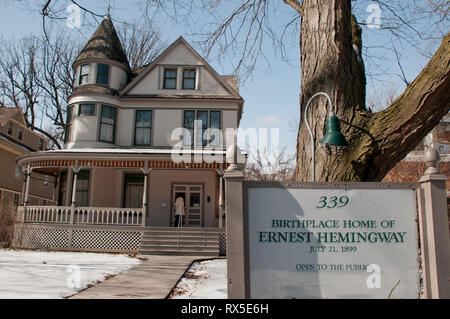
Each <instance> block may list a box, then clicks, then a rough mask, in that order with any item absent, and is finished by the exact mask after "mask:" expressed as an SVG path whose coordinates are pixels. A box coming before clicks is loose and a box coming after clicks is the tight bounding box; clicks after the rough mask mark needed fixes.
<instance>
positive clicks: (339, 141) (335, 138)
mask: <svg viewBox="0 0 450 319" xmlns="http://www.w3.org/2000/svg"><path fill="white" fill-rule="evenodd" d="M325 130H326V134H325V136H324V137H323V138H322V139H321V140H320V143H321V144H325V145H329V146H336V147H345V146H347V145H348V143H347V140H346V139H345V137H344V134H342V132H341V125H340V123H339V118H338V117H337V116H336V115H335V114H330V115H329V116H328V117H327V120H326V123H325Z"/></svg>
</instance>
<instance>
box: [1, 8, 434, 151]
mask: <svg viewBox="0 0 450 319" xmlns="http://www.w3.org/2000/svg"><path fill="white" fill-rule="evenodd" d="M58 1H59V3H67V5H68V4H69V3H70V2H69V1H66V0H58ZM92 2H93V1H81V0H80V1H79V3H80V4H81V3H82V4H85V5H86V6H89V8H92V10H93V11H95V12H99V13H102V12H106V6H107V0H103V1H96V2H95V3H96V5H95V7H91V6H92ZM280 2H281V1H280ZM28 3H34V5H33V6H31V7H29V6H28ZM40 3H43V1H37V0H35V1H28V2H25V1H7V0H0V30H1V31H0V33H1V34H2V36H3V38H4V39H19V38H21V37H24V36H28V35H30V34H34V35H38V34H41V32H42V19H41V16H40V15H39V13H38V11H37V10H36V9H38V8H39V4H40ZM129 3H131V1H120V0H112V1H111V4H112V11H111V14H112V17H113V19H114V18H117V19H120V20H123V21H129V20H131V19H135V18H136V17H138V16H139V12H137V10H136V8H135V7H133V6H129ZM360 3H361V5H362V11H361V10H360V15H359V17H358V18H359V20H360V21H361V20H363V21H364V20H365V19H366V18H367V17H368V16H369V14H370V13H369V12H368V13H365V12H364V9H365V7H366V6H368V5H370V4H371V3H373V1H364V0H361V2H360ZM36 4H37V5H36ZM279 7H280V9H279V10H278V11H277V12H276V14H277V18H278V20H276V21H286V20H287V19H289V18H291V17H292V15H293V10H291V9H290V8H289V7H287V6H286V5H284V4H280V5H279ZM33 10H34V11H33ZM361 12H362V13H361ZM68 14H69V13H67V15H68ZM381 14H383V11H381ZM366 16H367V17H366ZM82 22H83V21H82ZM157 22H158V21H157ZM158 27H159V29H160V31H161V33H162V36H163V38H164V39H165V40H167V42H168V43H169V44H170V43H171V42H172V41H174V40H175V39H176V38H177V37H178V36H180V35H183V36H184V37H185V38H186V39H187V40H188V41H189V42H190V43H191V44H193V43H192V42H193V41H194V40H195V38H194V37H193V36H191V35H190V32H189V31H188V30H186V28H185V27H183V26H182V25H179V24H176V23H172V22H171V21H170V20H167V19H165V20H164V21H159V26H158ZM275 27H278V26H275ZM58 28H62V29H64V32H67V36H69V37H81V38H82V39H83V38H84V39H86V40H87V39H88V38H89V37H90V35H91V34H92V32H93V31H94V29H93V27H92V26H89V25H87V24H83V25H82V26H81V28H80V29H79V30H76V29H70V28H68V27H67V26H65V21H64V20H62V21H61V22H59V27H58ZM389 42H390V38H389V37H388V36H387V33H386V32H383V31H382V30H381V29H380V30H379V29H368V28H367V27H363V43H364V44H365V45H369V46H377V45H379V44H381V43H389ZM438 44H439V43H438V42H436V41H435V42H434V43H432V44H431V51H432V52H434V50H435V49H436V48H437V46H438ZM193 46H194V48H195V49H197V50H198V51H199V53H200V54H202V51H201V50H200V48H197V47H196V46H195V45H194V44H193ZM264 48H265V50H266V52H267V53H266V54H267V56H268V58H269V60H270V66H268V65H267V63H265V62H264V61H262V60H261V61H260V63H258V64H257V65H256V70H255V71H254V72H253V73H252V76H251V77H250V78H248V79H247V80H246V81H245V83H241V95H242V96H243V98H244V99H245V106H244V115H243V118H242V121H241V127H243V128H248V127H256V128H258V127H268V128H270V127H278V128H279V129H280V146H281V147H286V148H287V150H288V152H290V153H294V152H295V146H296V129H295V126H296V124H295V123H297V121H298V118H299V102H298V100H299V99H298V96H299V93H300V65H299V49H298V35H294V36H293V37H292V45H291V46H290V47H288V48H287V52H288V57H289V58H290V61H291V62H290V64H287V63H286V62H284V61H282V59H281V58H280V56H279V54H274V53H273V49H272V45H271V43H265V44H264ZM380 52H381V53H377V54H379V56H381V57H383V58H384V60H383V61H382V68H383V69H384V70H388V71H385V72H384V73H383V74H382V75H380V76H378V77H377V79H376V80H372V79H371V78H368V85H367V93H368V96H370V95H377V94H381V93H383V92H384V91H386V90H388V89H389V88H391V87H394V88H397V91H398V93H401V92H402V91H403V90H404V88H405V85H404V83H403V82H402V81H401V79H400V78H399V77H398V76H396V75H393V73H400V69H399V67H398V65H397V62H396V60H395V59H394V55H393V53H392V52H388V51H380ZM428 59H429V58H428V57H424V56H423V55H421V54H419V53H418V52H417V51H416V50H414V49H412V48H411V47H408V46H404V47H403V48H402V50H401V62H402V66H403V68H404V71H405V73H406V76H407V78H408V80H409V81H412V80H413V79H414V78H415V77H416V76H417V75H418V74H419V72H420V71H421V70H422V68H423V67H424V66H425V64H426V63H427V61H428ZM208 62H210V64H211V65H212V66H213V67H214V68H215V69H216V70H217V71H218V72H219V73H220V74H229V73H231V72H232V70H233V68H232V67H231V65H230V63H231V61H227V59H226V58H225V61H224V62H223V63H222V64H220V63H219V62H218V61H214V60H209V61H208ZM366 69H367V70H368V71H369V72H372V73H378V72H379V70H378V69H375V68H373V67H372V66H371V65H369V64H368V61H366Z"/></svg>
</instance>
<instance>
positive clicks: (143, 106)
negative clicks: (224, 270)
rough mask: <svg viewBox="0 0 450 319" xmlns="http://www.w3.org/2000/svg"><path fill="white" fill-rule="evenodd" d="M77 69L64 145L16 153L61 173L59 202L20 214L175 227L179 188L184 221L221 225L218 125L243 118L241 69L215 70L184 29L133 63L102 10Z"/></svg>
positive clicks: (27, 165) (29, 218)
mask: <svg viewBox="0 0 450 319" xmlns="http://www.w3.org/2000/svg"><path fill="white" fill-rule="evenodd" d="M73 69H74V72H75V77H74V78H75V83H74V88H73V91H72V94H71V96H70V97H69V100H68V108H67V129H66V135H65V144H64V148H63V149H62V150H56V151H44V152H39V153H36V154H32V155H25V156H22V157H20V158H19V160H18V161H17V163H18V165H19V166H20V167H21V168H22V169H25V170H26V169H30V170H31V171H33V172H35V171H36V172H42V173H46V174H55V175H56V176H58V183H57V190H58V196H57V200H58V206H57V207H45V206H28V207H25V209H24V216H23V219H24V220H25V222H36V221H39V222H52V223H53V222H56V221H57V220H56V219H55V218H56V217H54V216H59V217H58V218H60V217H61V216H62V215H64V214H67V216H68V217H67V218H68V220H70V223H73V224H74V223H78V224H80V223H83V224H95V225H104V224H110V225H111V224H114V225H128V226H130V225H134V226H137V225H138V226H141V227H142V226H151V227H173V226H174V221H175V214H174V212H175V206H174V203H175V200H176V198H178V197H180V196H181V197H182V198H183V199H184V202H185V216H184V220H183V226H184V228H188V227H191V228H199V227H200V228H211V227H212V228H216V229H223V227H224V209H223V202H224V196H225V194H224V185H223V178H222V175H223V171H224V169H225V168H226V165H227V164H226V163H225V153H226V144H225V136H222V137H221V136H219V135H217V134H215V132H217V131H216V130H220V131H225V130H226V129H228V128H231V129H236V128H237V127H238V126H239V122H240V119H241V116H242V109H243V104H244V101H243V99H242V97H241V96H240V95H239V89H238V79H237V77H236V76H221V75H219V74H217V72H216V71H215V70H214V69H213V68H212V67H211V66H210V65H209V64H208V63H207V62H206V61H205V60H204V59H203V58H202V57H201V56H200V55H199V54H198V53H197V52H196V51H195V50H194V49H193V48H192V47H191V46H190V45H189V44H188V43H187V42H186V41H185V40H184V39H183V38H182V37H180V38H178V39H177V40H176V41H175V42H174V43H172V44H171V45H170V46H169V47H168V48H167V49H166V50H165V51H164V52H163V53H162V54H161V55H160V56H159V57H157V58H156V59H155V60H154V61H153V62H152V63H150V64H149V65H147V66H145V67H143V68H140V69H139V70H137V71H133V70H131V69H130V67H129V63H128V60H127V57H126V55H125V53H124V50H123V48H122V45H121V43H120V40H119V38H118V36H117V34H116V31H115V29H114V26H113V23H112V22H111V20H110V18H109V17H108V16H107V17H105V19H104V20H103V22H102V23H101V24H100V26H99V27H98V28H97V30H96V31H95V33H94V34H93V35H92V37H91V38H90V40H89V41H88V43H87V44H86V46H85V47H84V49H83V50H82V51H81V53H80V54H79V56H78V57H77V58H76V60H75V62H74V64H73ZM177 129H178V130H179V132H177V131H176V130H177ZM180 129H181V132H184V133H185V134H184V135H183V136H182V137H180V134H179V133H180ZM174 130H175V132H176V133H173V132H174ZM172 134H173V135H172ZM174 146H176V147H180V148H181V147H184V149H183V150H182V151H180V152H178V154H179V155H180V154H181V158H180V157H173V156H172V149H173V147H174ZM208 147H209V148H211V149H206V150H205V148H208ZM45 214H47V215H45ZM44 215H45V217H42V216H44ZM36 216H41V217H36ZM52 216H53V217H52ZM64 216H66V215H64ZM36 218H38V219H39V218H40V219H39V220H37V219H36ZM59 221H60V220H59ZM63 222H66V220H63ZM111 227H112V226H111ZM130 229H131V228H130Z"/></svg>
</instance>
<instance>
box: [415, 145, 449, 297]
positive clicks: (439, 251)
mask: <svg viewBox="0 0 450 319" xmlns="http://www.w3.org/2000/svg"><path fill="white" fill-rule="evenodd" d="M438 161H439V154H438V153H437V151H436V150H435V149H434V148H432V149H429V150H428V151H427V152H426V153H425V156H424V162H425V165H426V166H427V167H428V168H427V170H426V171H425V174H424V176H423V177H422V178H421V179H420V181H419V183H420V187H419V190H418V195H419V196H418V197H419V201H418V202H419V225H420V240H421V247H422V269H423V286H424V295H425V298H427V299H447V298H450V281H449V279H450V237H449V232H448V210H447V194H446V181H447V177H446V176H445V175H441V174H440V171H439V169H438V168H437V167H438V165H437V164H438Z"/></svg>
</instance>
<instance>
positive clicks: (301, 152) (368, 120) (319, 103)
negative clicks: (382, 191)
mask: <svg viewBox="0 0 450 319" xmlns="http://www.w3.org/2000/svg"><path fill="white" fill-rule="evenodd" d="M301 14H302V25H301V38H300V50H301V72H302V83H301V95H300V103H301V121H300V127H299V133H298V141H297V167H296V179H297V180H311V142H312V141H311V138H310V136H309V133H308V131H307V128H306V125H305V123H304V116H305V114H304V108H305V106H306V104H307V102H308V100H309V99H310V98H311V96H312V95H314V94H315V93H317V92H319V91H323V92H326V93H328V94H329V95H330V97H331V100H332V101H333V103H334V104H335V106H336V109H337V115H338V116H339V118H340V119H341V128H342V131H343V133H344V135H345V136H346V138H347V140H348V142H349V146H348V149H347V152H345V153H344V154H343V155H327V154H326V153H325V152H324V151H323V150H322V149H321V148H320V147H319V145H318V141H319V140H320V139H321V138H322V137H323V135H324V128H325V119H326V116H327V114H328V111H329V108H330V106H329V105H328V104H327V100H326V99H325V98H322V97H317V98H316V99H315V100H314V101H312V102H311V105H310V107H309V109H308V121H309V123H310V126H311V128H312V130H313V133H314V135H315V145H316V147H315V149H316V150H315V156H316V161H315V162H316V180H317V181H379V180H381V179H382V178H383V177H384V175H385V174H386V173H387V172H388V171H389V170H390V169H391V168H392V167H393V166H394V165H395V164H396V163H397V162H398V161H399V160H401V159H402V158H403V157H404V156H405V155H406V154H407V153H408V152H409V151H410V150H411V149H412V148H413V147H414V146H415V145H416V144H417V143H418V142H419V141H420V140H421V139H422V138H423V137H424V136H425V135H426V134H427V133H428V132H429V131H430V130H431V129H432V128H433V127H434V126H435V125H436V124H437V123H438V122H439V120H440V119H441V118H442V116H443V115H445V114H446V113H447V112H448V110H449V108H450V104H449V102H448V91H449V89H450V87H449V85H450V83H449V77H448V74H449V68H450V66H449V54H450V53H449V44H448V42H449V36H447V37H446V38H445V39H444V42H443V44H442V46H441V48H440V49H439V50H438V52H437V53H436V55H435V56H434V57H433V59H432V60H431V61H430V62H429V64H428V65H427V67H426V68H425V69H424V71H423V72H422V73H421V74H420V75H419V77H418V78H417V79H416V80H415V81H414V82H413V83H412V84H411V85H410V86H409V87H408V88H407V90H406V91H405V93H404V94H403V95H402V96H401V97H400V98H398V99H397V100H396V101H395V102H394V103H393V105H392V106H390V107H389V108H388V109H386V110H385V111H382V112H379V113H376V114H372V113H370V112H368V111H367V110H366V108H365V85H366V82H365V75H364V65H363V62H362V59H361V55H360V50H361V39H360V34H361V31H360V29H359V28H358V27H357V25H356V23H355V22H356V21H355V20H354V17H352V15H351V4H350V0H304V1H303V3H302V8H301ZM352 22H353V23H352ZM352 36H353V38H352Z"/></svg>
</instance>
